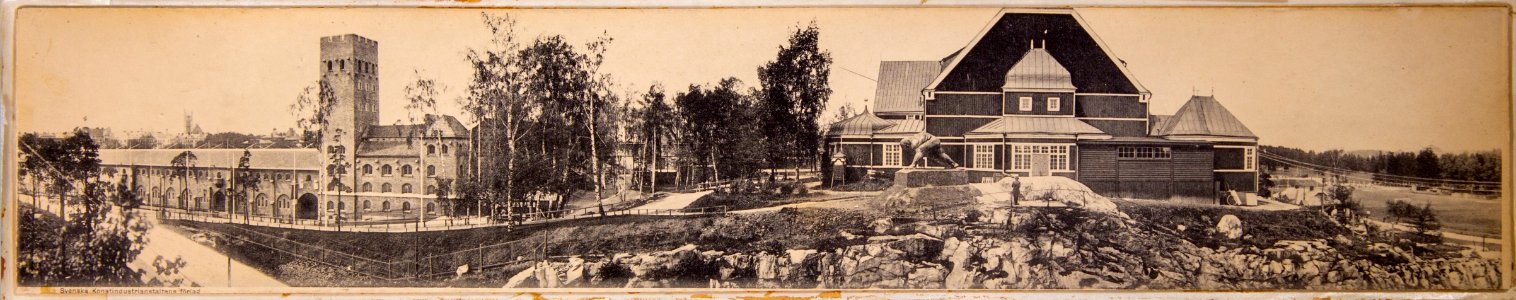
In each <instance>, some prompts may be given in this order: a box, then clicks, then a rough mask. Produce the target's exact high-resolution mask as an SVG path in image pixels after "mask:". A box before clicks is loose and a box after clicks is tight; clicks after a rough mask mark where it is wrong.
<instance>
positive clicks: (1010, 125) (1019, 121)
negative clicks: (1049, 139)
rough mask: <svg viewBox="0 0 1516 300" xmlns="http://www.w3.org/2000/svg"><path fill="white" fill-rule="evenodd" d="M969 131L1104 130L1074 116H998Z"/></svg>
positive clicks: (1081, 132) (1083, 132) (1067, 132)
mask: <svg viewBox="0 0 1516 300" xmlns="http://www.w3.org/2000/svg"><path fill="white" fill-rule="evenodd" d="M969 133H970V134H974V133H990V134H1001V133H1041V134H1104V133H1105V132H1104V131H1100V129H1098V128H1095V126H1090V124H1086V123H1084V121H1080V120H1077V119H1074V118H1046V117H1000V119H997V120H995V121H994V122H990V123H989V124H984V126H980V127H979V128H976V129H974V130H973V131H969Z"/></svg>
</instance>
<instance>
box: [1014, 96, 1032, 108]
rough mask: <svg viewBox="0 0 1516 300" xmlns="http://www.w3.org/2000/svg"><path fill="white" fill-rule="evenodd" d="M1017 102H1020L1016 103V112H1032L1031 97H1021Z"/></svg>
mask: <svg viewBox="0 0 1516 300" xmlns="http://www.w3.org/2000/svg"><path fill="white" fill-rule="evenodd" d="M1018 101H1020V102H1019V103H1017V104H1019V105H1017V109H1018V110H1020V111H1032V97H1021V99H1019V100H1018Z"/></svg>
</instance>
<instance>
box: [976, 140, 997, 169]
mask: <svg viewBox="0 0 1516 300" xmlns="http://www.w3.org/2000/svg"><path fill="white" fill-rule="evenodd" d="M974 168H977V169H994V168H995V145H974Z"/></svg>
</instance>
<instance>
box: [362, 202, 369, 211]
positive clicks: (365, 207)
mask: <svg viewBox="0 0 1516 300" xmlns="http://www.w3.org/2000/svg"><path fill="white" fill-rule="evenodd" d="M368 208H369V205H368V200H363V210H365V211H367V210H368Z"/></svg>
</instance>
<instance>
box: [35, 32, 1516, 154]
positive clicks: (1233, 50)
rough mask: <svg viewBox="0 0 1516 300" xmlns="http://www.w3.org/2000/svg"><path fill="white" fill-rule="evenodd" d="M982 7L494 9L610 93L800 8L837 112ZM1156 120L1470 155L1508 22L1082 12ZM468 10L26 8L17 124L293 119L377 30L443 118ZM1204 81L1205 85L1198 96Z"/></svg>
mask: <svg viewBox="0 0 1516 300" xmlns="http://www.w3.org/2000/svg"><path fill="white" fill-rule="evenodd" d="M996 11H997V10H996V9H987V8H973V9H910V10H906V9H800V8H794V9H766V10H752V9H704V10H701V9H664V10H625V9H622V10H520V9H516V10H503V9H502V10H490V11H489V13H495V14H510V15H512V16H514V17H516V18H518V20H519V21H520V23H519V25H520V26H521V27H522V29H523V31H524V33H525V36H527V37H535V36H540V35H548V34H561V35H564V36H565V37H566V38H568V39H569V40H570V41H574V42H576V43H582V42H586V41H589V40H590V39H592V38H594V37H597V36H599V35H600V34H602V33H605V34H608V35H610V36H611V37H613V38H614V39H615V41H614V42H613V43H612V45H611V47H610V52H609V53H608V54H607V61H606V65H605V67H604V70H606V71H607V72H609V73H611V74H612V75H613V76H615V78H616V81H617V83H618V85H619V89H620V90H622V91H626V92H636V91H645V90H647V87H648V85H650V84H652V83H654V82H659V83H662V84H663V85H664V86H666V87H667V89H668V90H670V91H678V90H683V89H685V87H687V86H688V85H690V84H704V83H711V82H715V81H717V80H719V79H720V78H724V77H729V76H730V77H737V78H739V79H741V80H742V81H744V82H745V83H746V84H747V85H749V86H755V85H757V75H756V71H755V70H756V68H757V67H758V66H759V65H762V64H763V63H764V62H766V61H768V60H771V59H773V57H774V54H775V53H776V51H777V50H778V47H779V46H780V45H781V44H783V43H784V42H785V39H786V37H787V35H788V34H789V33H790V32H792V31H793V30H794V28H795V27H796V26H803V25H804V24H805V23H807V22H810V21H812V20H814V21H815V22H816V23H817V24H818V25H819V26H820V27H821V30H822V47H823V48H825V49H827V50H828V51H830V52H831V53H832V57H833V59H834V63H833V69H832V75H831V78H830V82H831V86H832V88H833V90H834V91H835V93H834V94H833V95H832V103H831V105H830V106H832V107H833V108H835V107H837V106H840V105H852V106H854V107H857V108H862V107H865V106H866V105H868V104H866V103H867V102H865V101H866V100H867V99H869V98H872V97H873V95H874V82H873V81H872V79H871V78H873V77H875V76H877V73H878V65H879V61H881V60H927V59H938V58H941V57H942V56H945V55H946V54H948V53H950V52H952V51H953V50H955V49H957V48H960V47H963V46H964V45H965V44H967V43H968V41H969V40H970V39H972V38H973V36H974V35H975V34H977V33H978V31H979V30H980V29H981V28H983V26H984V25H985V24H986V23H987V22H989V21H990V18H991V17H993V15H994V14H995V13H996ZM1078 12H1079V13H1080V14H1081V15H1082V16H1083V17H1084V19H1085V20H1086V21H1087V22H1088V23H1089V26H1090V27H1092V29H1093V31H1095V32H1096V34H1098V35H1099V36H1100V38H1101V39H1103V40H1104V41H1105V42H1106V44H1107V45H1108V46H1109V47H1110V48H1112V50H1113V51H1115V53H1116V55H1117V56H1119V57H1120V58H1121V59H1123V60H1125V61H1126V62H1127V63H1128V65H1129V68H1130V69H1131V70H1132V71H1133V73H1135V74H1136V76H1137V78H1138V80H1139V81H1140V82H1142V83H1143V84H1144V85H1145V86H1146V87H1147V88H1148V89H1149V90H1151V91H1152V93H1153V95H1154V97H1153V102H1152V108H1151V109H1152V112H1153V113H1155V114H1170V113H1173V112H1174V111H1175V110H1177V109H1178V107H1179V106H1180V105H1182V104H1183V102H1184V100H1185V99H1188V98H1189V97H1190V96H1191V95H1192V94H1193V93H1194V92H1195V91H1197V90H1198V91H1199V94H1202V95H1206V94H1212V93H1214V94H1215V96H1216V97H1217V98H1218V99H1219V100H1221V102H1222V103H1223V104H1224V105H1225V106H1226V107H1227V108H1229V109H1230V110H1231V111H1232V112H1233V113H1234V114H1236V115H1237V116H1238V118H1240V119H1241V120H1242V121H1243V122H1244V123H1246V124H1247V125H1248V126H1249V127H1250V128H1251V129H1252V130H1253V131H1254V132H1255V133H1257V134H1258V135H1259V136H1261V137H1262V143H1264V144H1271V145H1284V146H1292V147H1301V148H1307V149H1317V150H1324V149H1334V148H1344V149H1349V150H1356V149H1383V150H1413V149H1419V148H1422V147H1427V146H1436V147H1438V148H1441V149H1444V150H1453V151H1460V150H1486V149H1496V148H1503V147H1506V145H1508V144H1510V139H1509V136H1510V131H1509V130H1510V125H1509V124H1510V121H1509V115H1510V111H1511V110H1510V104H1509V103H1510V102H1509V101H1510V85H1509V83H1510V82H1511V79H1510V77H1509V74H1508V70H1509V69H1510V66H1511V63H1510V61H1509V57H1508V53H1507V49H1508V48H1507V47H1508V45H1509V42H1508V41H1509V36H1510V31H1509V29H1510V27H1508V23H1507V22H1508V21H1507V19H1506V18H1507V16H1506V15H1505V14H1504V13H1503V10H1502V9H1499V8H1494V9H1468V8H1437V9H1236V8H1211V9H1200V8H1192V9H1155V8H1147V9H1115V8H1102V9H1079V10H1078ZM480 14H481V11H480V10H473V9H245V8H237V9H120V8H117V9H81V8H25V9H21V10H20V11H19V12H18V20H17V28H16V30H17V32H18V33H17V36H16V38H17V47H18V48H17V53H16V54H17V58H16V59H17V64H16V66H17V69H16V70H17V73H16V75H17V77H16V79H17V82H16V90H15V91H16V99H17V103H18V121H19V122H20V124H19V129H20V130H21V131H33V130H40V131H57V130H65V129H68V128H72V127H74V126H78V125H79V124H81V122H86V121H85V119H86V118H87V119H88V121H87V124H88V125H90V126H106V127H111V128H114V129H115V130H116V131H118V132H121V131H126V130H163V131H170V132H177V131H180V130H181V128H182V122H183V115H184V114H185V113H192V114H194V116H195V119H196V121H197V122H198V123H199V124H200V125H201V126H202V127H203V128H204V129H205V130H207V131H212V132H220V131H239V132H255V133H265V132H269V131H270V130H273V129H276V128H277V129H281V130H282V129H285V128H289V127H292V125H293V124H294V117H293V115H292V114H291V113H290V112H289V110H288V106H289V104H290V103H291V102H292V101H294V99H295V96H296V95H297V94H298V93H299V92H300V89H301V88H302V87H304V86H307V85H309V84H311V83H312V82H313V81H314V80H316V78H317V65H316V61H317V60H318V59H319V44H318V42H319V38H320V37H322V36H327V35H337V34H346V33H356V34H359V35H363V36H366V37H369V38H371V39H374V40H376V41H378V42H379V65H380V69H379V70H380V73H379V76H380V87H379V88H380V102H381V103H380V105H381V110H382V115H381V120H383V122H385V123H392V122H396V121H399V120H400V119H402V118H404V117H405V113H404V112H403V109H402V107H403V106H404V105H405V104H404V103H403V102H404V100H403V97H402V96H403V89H404V87H405V85H406V84H408V83H410V82H411V81H414V80H415V79H416V77H417V75H416V74H418V73H419V74H421V75H422V76H426V77H432V78H436V79H438V80H439V81H440V82H442V83H443V84H445V85H448V86H449V87H450V89H449V90H448V91H447V92H446V93H445V94H444V97H445V101H443V102H444V103H443V104H444V105H443V110H444V112H454V113H455V114H456V108H457V105H456V103H455V101H453V100H454V99H455V98H457V97H458V96H459V95H462V94H463V92H464V91H463V88H464V87H466V86H467V84H468V80H469V73H468V72H469V66H468V65H467V64H466V63H465V62H464V60H463V53H464V52H465V51H466V49H468V48H470V47H478V46H481V45H483V44H484V43H485V42H487V41H488V39H489V35H488V33H487V32H486V31H485V29H484V27H483V26H482V23H481V18H480ZM1213 91H1214V92H1213Z"/></svg>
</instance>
